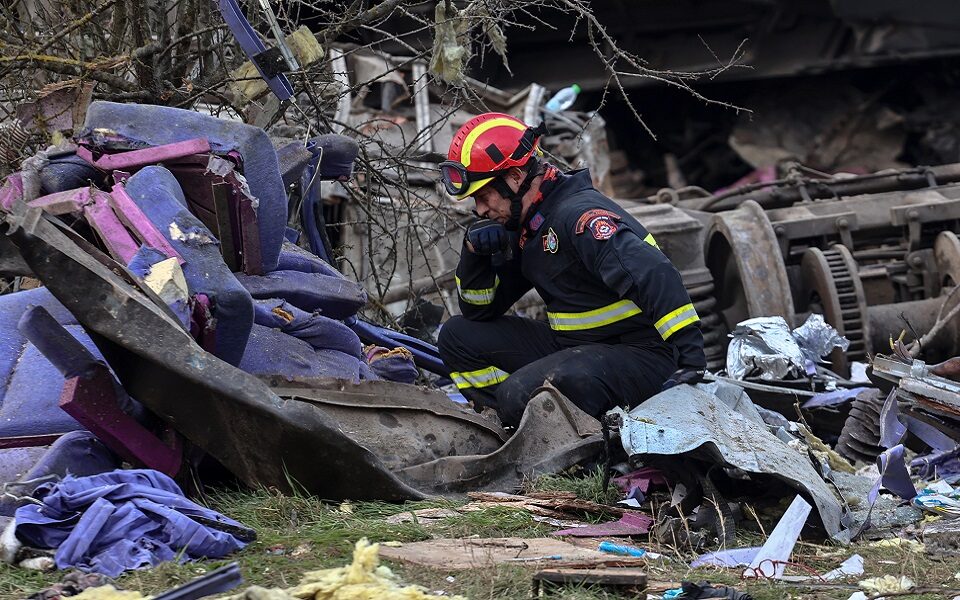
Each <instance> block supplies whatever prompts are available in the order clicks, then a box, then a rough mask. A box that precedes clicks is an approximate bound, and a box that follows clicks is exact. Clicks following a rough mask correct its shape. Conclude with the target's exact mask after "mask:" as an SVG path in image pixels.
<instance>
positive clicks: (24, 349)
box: [0, 288, 102, 447]
mask: <svg viewBox="0 0 960 600" xmlns="http://www.w3.org/2000/svg"><path fill="white" fill-rule="evenodd" d="M31 306H43V307H44V308H46V309H47V310H48V311H49V312H50V314H52V315H53V317H54V318H55V319H56V320H57V321H58V322H60V323H61V324H63V325H64V326H65V327H66V329H67V331H69V332H70V333H71V334H72V335H73V336H74V337H75V338H77V340H79V341H80V342H81V343H82V344H83V345H84V346H85V347H86V348H87V349H88V350H89V351H90V352H91V353H93V354H94V356H96V357H97V358H98V359H102V355H101V354H100V352H99V350H97V348H96V346H94V344H93V341H92V340H91V339H90V337H89V336H88V335H87V334H86V333H85V332H84V330H83V328H82V327H81V326H80V325H78V324H77V321H76V319H74V318H73V315H71V314H70V313H69V312H68V311H67V309H66V308H64V307H63V305H62V304H60V303H59V302H58V301H57V300H56V299H55V298H54V297H53V295H52V294H50V292H49V291H48V290H47V289H46V288H37V289H34V290H26V291H22V292H17V293H14V294H6V295H3V296H0V447H4V446H7V447H9V446H14V445H35V443H36V442H40V443H43V442H44V441H45V442H46V443H50V442H51V441H52V440H53V439H55V438H56V436H58V435H60V434H63V433H67V432H69V431H74V430H77V429H81V426H80V424H79V423H77V421H75V420H74V419H73V418H72V417H71V416H70V415H68V414H67V413H65V412H63V410H61V409H60V407H59V404H58V403H59V401H60V393H61V391H62V390H63V382H64V378H63V376H62V375H61V374H60V372H59V371H58V370H57V368H56V367H54V366H53V364H51V363H50V361H48V360H47V359H46V358H45V357H44V356H43V354H41V353H40V351H39V350H38V349H37V347H36V346H34V345H33V344H31V343H30V342H28V341H27V338H26V337H25V336H24V335H23V334H22V333H20V331H19V330H18V329H17V322H18V321H19V320H20V317H21V316H22V315H23V313H24V312H26V310H27V309H28V308H29V307H31ZM27 437H34V438H35V442H31V441H30V440H28V439H21V440H19V441H15V440H13V439H12V438H27ZM44 437H46V440H44Z"/></svg>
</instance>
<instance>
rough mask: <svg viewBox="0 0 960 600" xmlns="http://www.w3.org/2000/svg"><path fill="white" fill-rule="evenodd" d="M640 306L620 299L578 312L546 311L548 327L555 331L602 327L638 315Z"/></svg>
mask: <svg viewBox="0 0 960 600" xmlns="http://www.w3.org/2000/svg"><path fill="white" fill-rule="evenodd" d="M641 312H642V311H641V310H640V307H639V306H637V305H636V304H634V303H633V301H631V300H621V301H619V302H614V303H613V304H610V305H607V306H604V307H601V308H597V309H594V310H588V311H586V312H579V313H558V312H548V313H547V318H548V319H549V320H550V328H551V329H554V330H556V331H577V330H581V329H593V328H595V327H603V326H604V325H609V324H611V323H616V322H617V321H622V320H624V319H629V318H630V317H632V316H634V315H639V314H640V313H641Z"/></svg>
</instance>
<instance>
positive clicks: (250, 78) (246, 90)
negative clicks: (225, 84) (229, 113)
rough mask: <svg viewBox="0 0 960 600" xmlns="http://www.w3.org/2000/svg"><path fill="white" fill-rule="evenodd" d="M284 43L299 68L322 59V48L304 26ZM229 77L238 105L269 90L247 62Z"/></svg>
mask: <svg viewBox="0 0 960 600" xmlns="http://www.w3.org/2000/svg"><path fill="white" fill-rule="evenodd" d="M286 42H287V46H288V47H289V48H290V52H292V53H293V56H294V57H296V59H297V62H298V63H300V67H301V68H306V67H308V66H310V65H312V64H313V63H315V62H317V61H318V60H320V59H321V58H323V47H322V46H320V42H318V41H317V38H316V36H314V35H313V32H312V31H310V29H309V28H308V27H307V26H306V25H301V26H300V28H299V29H297V30H296V31H294V32H293V33H291V34H290V35H288V36H287V37H286ZM230 76H231V78H232V79H234V81H233V82H231V84H230V86H231V87H232V88H233V91H234V92H235V93H236V95H237V103H238V104H246V103H248V102H250V101H251V100H255V99H256V98H258V97H260V96H262V95H263V94H266V93H267V90H268V89H270V88H268V87H267V83H266V82H265V81H264V80H263V79H261V78H260V72H259V71H257V67H255V66H254V65H253V62H251V61H249V60H248V61H247V62H245V63H243V64H242V65H240V66H239V67H237V68H236V69H235V70H234V71H233V73H231V74H230Z"/></svg>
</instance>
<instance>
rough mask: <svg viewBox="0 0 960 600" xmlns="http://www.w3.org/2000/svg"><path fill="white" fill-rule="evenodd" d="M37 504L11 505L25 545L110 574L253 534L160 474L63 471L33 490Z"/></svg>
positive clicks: (210, 551) (193, 555)
mask: <svg viewBox="0 0 960 600" xmlns="http://www.w3.org/2000/svg"><path fill="white" fill-rule="evenodd" d="M34 496H35V497H36V498H38V499H40V500H42V501H43V504H42V505H36V504H28V505H25V506H21V507H20V508H18V509H17V512H16V523H17V525H16V535H17V537H18V538H19V539H20V541H21V542H23V543H24V544H27V545H30V546H35V547H38V548H55V549H56V553H55V554H54V562H56V565H57V568H60V569H66V568H71V567H75V568H77V569H80V570H81V571H84V572H88V573H90V572H97V573H102V574H104V575H107V576H108V577H117V576H118V575H120V574H121V573H123V572H124V571H128V570H131V569H139V568H142V567H149V566H155V565H158V564H160V563H162V562H166V561H170V560H174V559H178V560H180V561H181V562H185V561H188V560H193V559H198V558H220V557H223V556H226V555H227V554H230V553H232V552H235V551H237V550H240V549H241V548H243V547H244V546H246V544H247V543H248V542H250V541H252V540H253V539H255V537H256V534H255V532H254V531H253V530H252V529H249V528H247V527H246V526H244V525H243V524H241V523H239V522H237V521H234V520H233V519H229V518H227V517H225V516H223V515H221V514H219V513H217V512H216V511H213V510H210V509H208V508H204V507H203V506H200V505H198V504H196V503H194V502H192V501H190V500H188V499H187V498H185V497H184V495H183V492H182V491H181V490H180V488H179V486H177V484H176V483H174V481H173V480H172V479H170V478H169V477H167V476H166V475H164V474H162V473H160V472H157V471H154V470H151V469H137V470H122V469H118V470H115V471H110V472H108V473H101V474H99V475H92V476H89V477H71V476H68V477H66V478H65V479H63V481H60V482H58V483H48V484H43V485H41V486H40V487H38V488H37V489H36V490H35V491H34Z"/></svg>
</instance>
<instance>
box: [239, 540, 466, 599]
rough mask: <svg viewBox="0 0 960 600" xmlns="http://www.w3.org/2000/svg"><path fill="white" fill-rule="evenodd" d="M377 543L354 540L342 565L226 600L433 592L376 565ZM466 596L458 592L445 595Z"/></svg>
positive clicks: (402, 595) (422, 596)
mask: <svg viewBox="0 0 960 600" xmlns="http://www.w3.org/2000/svg"><path fill="white" fill-rule="evenodd" d="M379 551H380V545H379V544H371V543H370V542H368V541H367V539H366V538H363V539H361V540H360V541H358V542H357V545H356V546H355V547H354V550H353V562H352V563H350V564H349V565H347V566H345V567H337V568H335V569H324V570H322V571H310V572H308V573H304V575H303V578H302V579H301V580H300V584H299V585H297V586H296V587H293V588H289V589H287V590H280V589H276V588H274V589H265V588H262V587H257V586H254V587H251V588H250V589H248V590H246V591H244V592H243V593H242V594H238V595H235V596H231V597H230V598H228V599H227V600H292V599H299V600H428V599H433V598H436V596H434V595H432V594H430V593H428V592H427V591H426V590H424V589H423V588H421V587H419V586H415V585H408V586H404V585H401V584H400V582H399V581H398V580H397V576H396V575H394V574H393V572H392V571H391V570H390V569H388V568H387V567H384V566H382V565H380V558H379V557H378V556H377V554H378V552H379ZM449 598H451V599H453V600H466V599H465V598H463V597H462V596H449Z"/></svg>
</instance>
